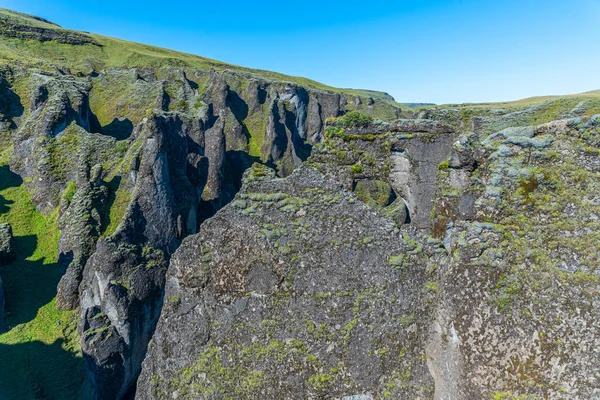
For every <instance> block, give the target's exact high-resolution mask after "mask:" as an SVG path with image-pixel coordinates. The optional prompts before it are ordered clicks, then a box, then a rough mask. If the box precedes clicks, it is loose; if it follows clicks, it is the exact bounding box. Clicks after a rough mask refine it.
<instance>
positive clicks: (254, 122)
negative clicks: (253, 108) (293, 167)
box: [244, 104, 267, 161]
mask: <svg viewBox="0 0 600 400" xmlns="http://www.w3.org/2000/svg"><path fill="white" fill-rule="evenodd" d="M244 125H245V126H246V129H247V130H248V135H249V137H248V154H249V155H250V156H252V157H260V159H261V160H262V161H265V158H263V157H262V151H261V150H262V145H263V143H264V141H265V134H266V132H267V106H266V104H263V105H262V106H261V110H260V112H254V113H251V114H250V115H249V116H248V118H246V119H245V120H244Z"/></svg>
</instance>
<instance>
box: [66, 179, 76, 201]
mask: <svg viewBox="0 0 600 400" xmlns="http://www.w3.org/2000/svg"><path fill="white" fill-rule="evenodd" d="M76 191H77V188H76V187H75V182H73V181H69V182H67V188H66V189H65V191H64V192H63V199H65V200H66V201H67V202H69V203H70V202H71V201H73V196H75V192H76Z"/></svg>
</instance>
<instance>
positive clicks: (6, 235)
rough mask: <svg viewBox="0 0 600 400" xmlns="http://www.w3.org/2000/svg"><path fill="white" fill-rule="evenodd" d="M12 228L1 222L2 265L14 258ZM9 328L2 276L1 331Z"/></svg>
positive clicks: (0, 288) (0, 278) (0, 297)
mask: <svg viewBox="0 0 600 400" xmlns="http://www.w3.org/2000/svg"><path fill="white" fill-rule="evenodd" d="M13 247H14V246H13V235H12V228H11V226H10V225H9V224H0V265H6V264H9V263H11V262H12V261H13V260H14V248H13ZM7 329H8V326H7V324H6V317H5V315H4V290H3V289H2V277H1V276H0V333H3V332H5V331H6V330H7Z"/></svg>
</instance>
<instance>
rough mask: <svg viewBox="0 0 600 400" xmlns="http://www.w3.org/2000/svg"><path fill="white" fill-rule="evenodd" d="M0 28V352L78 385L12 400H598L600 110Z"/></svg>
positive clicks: (33, 22)
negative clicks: (455, 98)
mask: <svg viewBox="0 0 600 400" xmlns="http://www.w3.org/2000/svg"><path fill="white" fill-rule="evenodd" d="M0 27H1V28H2V29H0V43H1V44H3V45H4V47H5V48H6V51H5V52H3V53H1V54H0V55H1V56H2V57H1V59H0V146H1V147H0V174H1V176H2V179H3V180H2V182H0V223H2V222H11V223H13V227H16V228H15V232H17V234H16V235H15V236H16V237H15V238H14V241H13V239H12V238H11V237H12V234H10V235H8V234H7V235H5V236H7V237H9V238H11V239H10V240H9V241H6V243H10V244H11V246H10V247H11V248H13V249H14V251H12V253H14V255H15V256H16V261H15V262H13V258H11V259H7V260H6V262H5V263H4V264H7V265H4V266H3V267H2V269H0V276H6V277H9V278H5V281H6V280H7V279H8V281H6V282H7V284H8V286H7V287H10V291H7V296H10V297H7V302H6V308H7V312H8V313H9V314H8V325H10V326H15V325H16V326H15V327H14V328H12V329H11V330H10V331H9V332H8V333H7V334H5V335H0V353H2V352H8V351H13V348H14V347H11V346H16V345H18V344H20V343H21V342H23V343H25V342H27V343H30V342H33V341H35V340H38V341H40V342H43V343H52V342H53V341H55V343H58V345H57V349H53V350H47V349H44V350H40V351H39V354H42V355H43V357H48V358H52V357H50V356H48V354H50V353H48V351H54V352H55V353H51V354H61V355H62V356H64V355H65V353H66V354H67V355H68V356H69V357H73V360H71V359H70V358H69V361H68V362H69V363H72V364H69V365H73V366H75V367H73V368H72V370H73V371H74V372H73V373H72V374H70V375H69V374H62V375H61V374H59V373H56V372H54V371H48V370H47V369H44V367H43V366H41V367H40V366H37V365H35V366H32V365H31V364H27V365H24V366H23V371H25V372H23V374H24V375H25V379H26V380H27V381H28V382H31V385H30V386H31V387H32V388H33V389H31V392H27V393H31V395H30V396H31V397H32V398H92V399H115V398H116V399H120V398H133V397H134V396H135V397H136V398H139V399H152V398H190V399H198V398H204V399H221V398H223V399H226V398H344V399H364V400H366V399H374V398H406V399H413V398H436V399H462V398H464V399H481V398H498V399H501V398H508V399H510V398H526V399H528V398H565V399H567V398H593V397H594V396H598V395H600V393H599V392H598V387H600V383H599V379H600V376H598V374H597V373H596V372H595V371H597V370H598V366H599V365H600V353H599V352H598V350H597V349H598V348H600V347H599V346H598V344H599V343H597V342H598V340H597V337H598V335H597V333H598V328H599V327H598V323H597V320H598V318H597V317H598V316H597V313H598V310H599V306H600V305H599V304H598V301H597V299H596V298H597V291H598V284H599V280H598V279H599V278H598V274H597V271H596V270H595V266H596V265H597V264H598V259H597V258H598V257H597V254H599V252H598V250H600V249H598V248H597V247H598V244H597V243H598V240H597V239H598V232H599V230H598V228H599V226H598V215H600V209H599V207H600V202H599V201H598V198H597V197H598V196H597V193H598V188H597V183H596V182H598V176H597V175H598V173H599V172H600V169H599V168H600V163H599V160H600V158H598V157H599V155H600V141H599V140H598V135H599V134H600V123H599V121H600V119H599V118H598V117H597V116H596V117H593V115H594V114H597V113H598V112H600V100H599V98H598V96H596V95H594V94H585V95H581V96H571V97H565V98H547V99H539V100H532V101H531V102H519V103H505V104H489V105H449V106H440V107H433V106H428V107H425V108H423V109H420V110H418V109H411V108H406V107H401V106H400V105H399V104H397V103H395V102H394V101H393V99H391V98H390V97H389V96H388V95H386V94H383V93H376V92H368V91H360V90H340V89H334V88H330V87H326V86H324V85H322V84H319V83H317V82H313V81H310V80H306V79H302V78H293V77H286V76H283V75H280V74H275V73H270V72H266V71H255V70H250V69H245V68H240V67H234V66H227V65H225V64H222V63H219V62H217V61H214V60H208V59H204V58H200V57H193V56H189V55H183V54H179V53H176V52H171V51H168V50H164V49H157V48H153V47H150V46H142V45H138V44H133V43H126V42H122V41H118V40H116V39H111V38H106V37H102V36H99V35H90V34H86V33H81V32H74V31H69V30H66V29H63V28H60V27H58V26H56V25H54V24H51V23H49V22H48V21H45V20H42V19H36V18H32V17H29V16H25V15H22V14H17V13H13V12H10V11H6V10H0ZM74 54H77V56H76V57H75V56H74ZM14 224H17V225H14ZM0 226H4V225H0ZM7 232H8V231H7ZM0 237H4V236H2V234H0ZM3 243H4V241H0V256H2V254H4V253H3V251H4V250H2V249H3V248H4V247H2V246H4V244H3ZM14 243H16V244H17V245H15V246H13V244H14ZM3 259H4V258H3ZM36 263H39V265H38V264H36ZM15 268H24V270H27V271H29V269H27V268H33V269H32V270H33V271H38V272H36V273H39V274H40V275H39V276H40V277H41V276H43V277H44V278H43V279H27V277H23V280H27V282H22V281H20V280H19V279H21V278H20V275H19V274H18V273H16V270H15ZM35 268H38V269H35ZM40 271H43V274H45V275H42V272H40ZM47 274H49V275H47ZM36 276H38V275H36ZM46 277H50V279H46ZM55 277H56V278H55ZM32 282H33V283H32ZM32 284H34V285H35V287H34V289H35V290H30V291H27V290H26V288H30V285H32ZM0 288H1V286H0ZM36 296H40V297H39V298H37V297H36ZM21 297H24V298H26V299H27V301H28V302H30V303H32V304H29V303H27V304H25V305H24V306H21V305H20V304H21V303H20V302H19V301H20V300H19V299H20V298H21ZM3 308H4V296H3V295H2V290H1V289H0V331H2V329H3V327H4V329H7V328H8V326H4V325H6V324H4V325H3V322H4V318H3V316H4V314H3V312H2V310H3ZM38 310H39V311H38ZM42 332H43V333H42ZM46 332H50V333H46ZM7 335H8V336H7ZM24 338H28V339H24ZM2 346H6V349H4V348H3V347H2ZM9 349H10V350H9ZM14 351H16V350H14ZM27 351H28V352H30V351H32V350H31V349H28V350H27ZM2 354H5V353H2ZM6 354H13V353H6ZM27 354H28V356H27V357H23V356H22V355H20V354H18V351H16V353H14V355H15V359H20V360H23V359H30V358H32V357H33V358H35V356H32V355H31V354H33V353H27ZM36 354H37V353H36ZM79 355H81V356H82V357H83V359H84V360H85V365H80V364H77V360H78V359H79V358H78V356H79ZM61 360H62V359H61ZM2 371H3V370H2ZM2 371H0V397H6V398H27V396H28V394H27V395H26V394H23V393H22V392H19V390H20V389H19V388H17V387H16V386H14V385H13V386H11V385H10V382H9V381H10V379H8V378H7V377H3V376H1V374H2ZM5 378H6V379H5ZM5 382H8V383H5ZM49 382H53V383H54V384H55V385H56V386H57V387H59V388H60V390H61V392H60V393H59V392H58V391H57V389H55V388H54V387H53V386H52V385H51V384H49ZM51 386H52V387H51Z"/></svg>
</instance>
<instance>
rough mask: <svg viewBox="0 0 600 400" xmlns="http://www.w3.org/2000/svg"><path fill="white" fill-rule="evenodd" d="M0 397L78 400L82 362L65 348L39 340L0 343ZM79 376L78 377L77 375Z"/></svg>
mask: <svg viewBox="0 0 600 400" xmlns="http://www.w3.org/2000/svg"><path fill="white" fill-rule="evenodd" d="M0 360H2V361H1V362H0V399H3V400H22V399H81V398H85V397H86V396H83V394H82V393H81V386H82V383H83V379H82V377H83V376H84V368H85V363H84V361H83V358H81V357H78V356H77V354H76V353H74V352H72V351H69V350H68V349H67V348H66V347H65V343H64V341H63V340H62V339H61V340H57V341H55V342H54V343H52V344H45V343H42V342H39V341H36V342H28V343H22V344H13V345H5V344H0ZM80 377H81V378H80Z"/></svg>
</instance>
